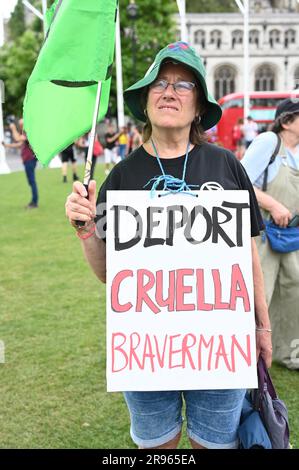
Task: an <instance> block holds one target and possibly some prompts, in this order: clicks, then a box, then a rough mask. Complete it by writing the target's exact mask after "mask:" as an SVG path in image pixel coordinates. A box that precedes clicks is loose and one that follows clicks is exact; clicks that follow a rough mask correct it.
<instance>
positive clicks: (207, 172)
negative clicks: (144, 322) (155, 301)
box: [66, 42, 271, 449]
mask: <svg viewBox="0 0 299 470" xmlns="http://www.w3.org/2000/svg"><path fill="white" fill-rule="evenodd" d="M125 100H126V103H127V105H128V107H129V108H130V110H131V112H132V114H133V115H134V117H135V118H137V119H139V120H141V121H143V122H145V127H144V131H143V141H144V144H143V145H142V146H141V147H140V148H138V149H136V150H135V151H134V152H132V153H131V155H129V156H128V157H127V158H126V159H125V160H123V161H121V162H120V163H118V164H117V165H116V166H115V167H114V168H113V170H112V171H111V173H110V174H109V176H108V177H107V179H106V181H105V182H104V184H103V185H102V187H101V189H100V192H99V195H98V199H97V203H98V214H99V212H100V211H101V203H105V202H106V192H107V190H147V189H148V190H151V192H152V194H154V193H155V191H156V190H157V189H158V190H160V189H164V190H165V191H166V194H171V193H177V192H184V193H186V194H187V193H190V192H192V188H195V187H196V188H198V189H225V190H229V189H230V190H242V189H243V190H248V191H249V195H250V220H251V236H252V237H254V236H257V235H259V232H260V229H261V228H262V221H261V218H260V214H259V209H258V206H257V202H256V199H255V195H254V191H253V188H252V186H251V183H250V181H249V180H248V178H247V175H246V173H245V171H244V170H243V168H242V167H241V165H240V164H239V162H238V161H237V160H236V159H235V157H234V155H233V154H231V153H230V152H229V151H227V150H225V149H222V148H219V147H217V146H215V145H213V144H209V143H206V142H205V137H204V130H206V129H209V128H210V127H212V126H214V125H215V124H216V123H217V122H218V121H219V119H220V117H221V109H220V107H219V105H218V104H217V102H216V101H215V100H214V99H213V97H212V96H211V95H210V94H209V93H208V91H207V87H206V83H205V70H204V67H203V64H202V61H201V59H200V57H198V56H197V55H196V53H195V51H194V49H193V48H191V47H189V46H188V44H186V43H184V42H177V43H174V44H170V45H168V46H167V47H165V48H164V49H162V50H161V51H160V52H159V53H158V54H157V56H156V58H155V61H154V63H153V64H152V66H151V67H150V68H149V70H148V72H147V73H146V75H145V77H144V78H142V79H141V80H139V81H138V82H137V83H135V84H134V85H133V86H131V87H130V88H129V89H128V90H126V92H125ZM86 195H87V193H86V190H85V188H84V187H83V186H82V185H81V184H80V183H77V182H76V183H75V184H74V186H73V193H72V194H71V195H70V196H69V197H68V199H67V203H66V214H67V217H68V218H69V220H70V222H71V223H72V225H74V226H75V222H74V221H75V220H81V221H84V222H85V226H84V227H83V228H77V233H78V236H79V238H81V240H82V246H83V251H84V253H85V256H86V258H87V261H88V262H89V264H90V266H91V268H92V269H93V271H94V272H95V274H96V275H97V276H98V278H99V279H100V280H102V281H103V282H105V281H106V265H105V262H106V259H105V252H106V249H105V242H104V240H105V233H103V230H102V231H101V233H100V237H101V238H99V237H97V235H96V226H95V222H94V216H95V212H96V187H95V182H94V181H92V182H90V184H89V199H88V200H87V199H85V197H86ZM101 215H103V214H101ZM103 228H104V229H105V227H103ZM97 232H98V231H97ZM252 257H253V279H254V303H255V311H256V325H257V328H256V329H257V331H256V344H257V354H258V355H259V354H261V355H262V356H263V357H264V359H265V361H266V363H267V365H268V367H269V366H270V364H271V337H270V333H271V329H270V324H269V318H268V311H267V306H266V302H265V298H264V292H263V279H262V272H261V268H260V264H259V260H258V255H257V250H256V247H255V242H254V240H253V239H252ZM244 395H245V390H244V389H224V390H187V391H186V390H185V391H181V390H178V391H173V390H172V391H162V392H157V391H151V392H148V391H144V392H134V391H133V392H125V393H124V396H125V400H126V403H127V405H128V409H129V412H130V416H131V436H132V439H133V440H134V442H135V443H136V444H137V445H138V446H139V447H140V448H169V449H173V448H176V447H177V445H178V442H179V439H180V432H181V426H182V414H181V410H182V400H183V398H184V400H185V402H186V414H187V431H188V436H189V438H190V442H191V445H192V446H193V448H210V449H217V448H236V447H237V446H238V440H237V429H238V424H239V420H240V413H241V408H242V403H243V398H244Z"/></svg>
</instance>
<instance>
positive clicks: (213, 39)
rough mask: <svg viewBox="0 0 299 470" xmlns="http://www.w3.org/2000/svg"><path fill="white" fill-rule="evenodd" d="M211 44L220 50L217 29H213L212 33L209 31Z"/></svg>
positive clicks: (219, 37) (219, 32)
mask: <svg viewBox="0 0 299 470" xmlns="http://www.w3.org/2000/svg"><path fill="white" fill-rule="evenodd" d="M210 38H211V40H210V42H211V44H215V45H216V48H217V49H220V47H221V31H219V30H218V29H214V31H211V36H210Z"/></svg>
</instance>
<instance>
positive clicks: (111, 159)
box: [104, 124, 120, 175]
mask: <svg viewBox="0 0 299 470" xmlns="http://www.w3.org/2000/svg"><path fill="white" fill-rule="evenodd" d="M119 136H120V132H115V130H114V127H113V126H112V124H108V127H107V132H106V134H105V148H104V156H105V175H108V174H109V171H110V167H111V164H112V165H114V164H115V163H116V159H117V148H116V143H117V140H118V138H119Z"/></svg>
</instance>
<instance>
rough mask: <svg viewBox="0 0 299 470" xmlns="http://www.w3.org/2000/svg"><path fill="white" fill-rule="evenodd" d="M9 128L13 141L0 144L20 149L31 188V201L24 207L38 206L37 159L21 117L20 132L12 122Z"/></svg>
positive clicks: (32, 207)
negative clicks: (24, 130)
mask: <svg viewBox="0 0 299 470" xmlns="http://www.w3.org/2000/svg"><path fill="white" fill-rule="evenodd" d="M9 128H10V130H11V133H12V137H13V140H14V141H15V143H11V144H7V143H5V142H2V144H3V145H4V147H7V148H19V149H20V150H21V157H22V160H23V164H24V168H25V173H26V177H27V181H28V184H29V186H30V188H31V201H30V202H29V204H27V206H26V209H36V208H37V207H38V189H37V184H36V178H35V168H36V163H37V159H36V156H35V155H34V153H33V150H32V149H31V147H30V144H29V142H28V140H27V137H26V134H25V133H24V132H23V119H20V120H19V128H20V132H19V131H18V129H17V126H16V124H15V123H14V122H11V123H10V124H9Z"/></svg>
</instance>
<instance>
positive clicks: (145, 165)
mask: <svg viewBox="0 0 299 470" xmlns="http://www.w3.org/2000/svg"><path fill="white" fill-rule="evenodd" d="M160 160H161V163H162V166H163V169H164V172H165V173H166V174H170V175H172V176H174V177H175V178H179V179H181V178H182V174H183V167H184V161H185V155H182V156H180V157H177V158H161V159H160ZM159 175H161V169H160V167H159V163H158V161H157V159H156V157H154V156H152V155H150V154H149V153H147V152H146V151H145V149H144V147H143V146H141V147H139V148H138V149H136V150H135V151H134V152H132V153H131V154H130V155H129V156H128V157H127V158H126V159H125V160H122V161H120V162H119V163H118V164H117V165H116V166H115V167H114V168H113V169H112V171H111V172H110V173H109V175H108V176H107V179H106V180H105V181H104V183H103V185H102V187H101V188H100V190H99V194H98V199H97V204H99V203H103V202H106V191H107V190H118V189H120V190H146V189H147V190H150V189H151V184H150V185H149V186H147V188H144V186H145V185H146V183H147V182H148V181H149V180H150V179H151V178H153V177H155V176H159ZM185 181H186V183H187V184H188V185H192V184H196V185H199V186H198V188H194V189H195V190H197V189H200V187H201V186H202V185H203V184H204V183H207V182H216V183H218V184H220V185H221V186H222V188H223V189H226V190H230V189H240V190H242V189H243V190H248V191H249V196H250V218H251V236H252V237H255V236H257V235H259V233H260V231H261V230H262V229H263V220H262V217H261V214H260V210H259V207H258V203H257V200H256V196H255V193H254V189H253V187H252V184H251V182H250V180H249V178H248V176H247V174H246V171H245V170H244V168H243V167H242V165H241V164H240V162H239V161H238V160H237V159H236V158H235V156H234V155H233V153H231V152H230V151H229V150H226V149H224V148H222V147H217V146H216V145H214V144H209V143H203V144H201V145H195V146H194V147H193V149H192V150H191V151H190V152H189V156H188V163H187V169H186V177H185ZM157 189H163V183H162V184H161V186H158V188H157Z"/></svg>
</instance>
